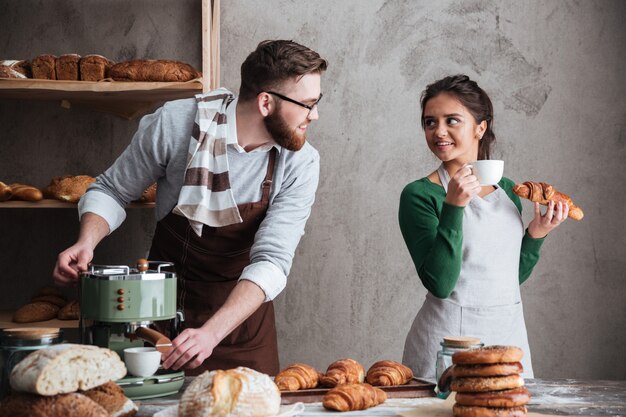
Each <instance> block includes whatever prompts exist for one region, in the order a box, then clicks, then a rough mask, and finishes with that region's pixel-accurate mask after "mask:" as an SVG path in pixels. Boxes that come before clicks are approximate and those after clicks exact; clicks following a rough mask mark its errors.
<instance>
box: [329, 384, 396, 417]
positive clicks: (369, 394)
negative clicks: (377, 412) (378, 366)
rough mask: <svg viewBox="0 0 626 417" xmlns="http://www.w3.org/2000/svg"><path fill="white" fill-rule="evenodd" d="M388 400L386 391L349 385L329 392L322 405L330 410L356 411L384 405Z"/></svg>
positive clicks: (360, 385) (359, 385)
mask: <svg viewBox="0 0 626 417" xmlns="http://www.w3.org/2000/svg"><path fill="white" fill-rule="evenodd" d="M386 399H387V394H386V393H385V391H383V390H381V389H380V388H376V387H373V386H371V385H370V384H348V385H341V386H338V387H335V388H333V389H331V390H330V391H328V392H327V393H326V395H324V398H323V400H322V405H323V406H324V408H326V409H328V410H336V411H356V410H365V409H366V408H370V407H374V406H376V405H378V404H382V403H384V402H385V400H386Z"/></svg>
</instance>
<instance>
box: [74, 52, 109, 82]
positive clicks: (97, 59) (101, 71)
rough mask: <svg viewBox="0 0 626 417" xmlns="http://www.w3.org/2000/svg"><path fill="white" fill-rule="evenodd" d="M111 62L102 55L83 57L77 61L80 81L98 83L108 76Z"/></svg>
mask: <svg viewBox="0 0 626 417" xmlns="http://www.w3.org/2000/svg"><path fill="white" fill-rule="evenodd" d="M112 65H113V61H111V60H110V59H108V58H105V57H103V56H102V55H85V56H84V57H82V58H81V59H80V61H79V64H78V66H79V71H80V79H81V80H83V81H100V80H103V79H105V78H107V77H108V76H109V69H110V68H111V66H112Z"/></svg>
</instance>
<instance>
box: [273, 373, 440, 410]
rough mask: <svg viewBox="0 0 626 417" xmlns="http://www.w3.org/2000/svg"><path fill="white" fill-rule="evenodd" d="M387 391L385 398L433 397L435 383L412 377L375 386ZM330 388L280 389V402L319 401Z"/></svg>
mask: <svg viewBox="0 0 626 417" xmlns="http://www.w3.org/2000/svg"><path fill="white" fill-rule="evenodd" d="M377 388H380V389H382V390H383V391H385V392H386V393H387V398H420V397H434V396H435V384H433V383H431V382H427V381H424V380H422V379H418V378H413V379H412V380H410V381H409V382H408V383H407V384H405V385H392V386H390V387H377ZM329 390H330V388H313V389H303V390H300V391H281V392H280V396H281V401H280V403H281V404H283V405H285V404H293V403H297V402H302V403H315V402H321V401H322V398H324V394H326V393H327V392H328V391H329Z"/></svg>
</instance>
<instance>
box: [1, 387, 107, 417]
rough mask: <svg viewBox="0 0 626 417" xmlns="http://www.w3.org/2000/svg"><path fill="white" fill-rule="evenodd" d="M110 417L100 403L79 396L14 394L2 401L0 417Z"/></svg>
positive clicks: (72, 394) (74, 394)
mask: <svg viewBox="0 0 626 417" xmlns="http://www.w3.org/2000/svg"><path fill="white" fill-rule="evenodd" d="M66 416H72V417H109V413H107V411H106V410H105V409H104V408H103V407H102V406H100V405H99V404H98V403H96V402H94V401H93V400H91V399H89V398H88V397H86V396H84V395H82V394H79V393H71V394H59V395H53V396H49V397H44V396H41V395H35V394H25V393H21V392H20V393H17V392H14V393H12V394H11V395H9V396H8V397H6V398H4V399H3V400H2V403H1V404H0V417H66Z"/></svg>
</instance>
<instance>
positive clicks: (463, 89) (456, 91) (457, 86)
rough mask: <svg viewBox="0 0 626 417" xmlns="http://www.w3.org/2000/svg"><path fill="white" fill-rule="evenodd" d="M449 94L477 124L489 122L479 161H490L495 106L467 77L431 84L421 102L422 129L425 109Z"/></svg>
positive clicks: (481, 145) (482, 140)
mask: <svg viewBox="0 0 626 417" xmlns="http://www.w3.org/2000/svg"><path fill="white" fill-rule="evenodd" d="M441 93H447V94H450V95H452V96H454V97H456V98H457V99H458V100H459V101H460V102H461V104H463V106H465V108H467V109H468V110H469V112H470V113H472V116H474V120H475V121H476V124H479V123H480V122H482V121H483V120H486V121H487V130H485V133H484V134H483V137H482V139H481V140H480V142H479V144H478V159H490V157H491V145H492V144H493V143H494V142H495V141H496V134H495V133H494V131H493V105H492V104H491V100H490V99H489V96H488V95H487V93H486V92H485V90H483V89H482V88H480V87H479V86H478V84H476V81H472V80H470V78H469V77H468V76H467V75H451V76H448V77H446V78H443V79H441V80H439V81H435V82H434V83H432V84H429V85H428V86H427V87H426V89H425V90H424V92H422V97H421V100H420V103H421V106H422V129H423V128H424V127H425V126H424V107H426V103H427V102H428V100H430V99H431V98H433V97H435V96H437V95H439V94H441Z"/></svg>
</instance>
